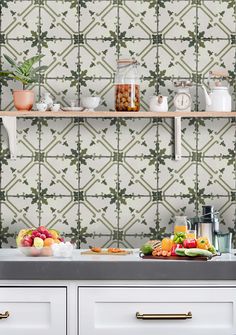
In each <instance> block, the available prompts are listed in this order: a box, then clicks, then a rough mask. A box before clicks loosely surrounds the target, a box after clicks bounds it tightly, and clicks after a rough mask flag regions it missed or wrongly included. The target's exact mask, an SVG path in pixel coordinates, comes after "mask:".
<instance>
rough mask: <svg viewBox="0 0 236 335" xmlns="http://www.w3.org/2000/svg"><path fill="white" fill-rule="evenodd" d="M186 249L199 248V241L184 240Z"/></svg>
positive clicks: (192, 239)
mask: <svg viewBox="0 0 236 335" xmlns="http://www.w3.org/2000/svg"><path fill="white" fill-rule="evenodd" d="M183 245H184V248H187V249H191V248H197V241H196V240H195V239H194V238H187V239H186V240H184V244H183Z"/></svg>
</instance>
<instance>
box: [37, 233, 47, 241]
mask: <svg viewBox="0 0 236 335" xmlns="http://www.w3.org/2000/svg"><path fill="white" fill-rule="evenodd" d="M38 237H40V238H41V239H42V240H45V239H46V238H47V237H46V235H45V234H40V236H38Z"/></svg>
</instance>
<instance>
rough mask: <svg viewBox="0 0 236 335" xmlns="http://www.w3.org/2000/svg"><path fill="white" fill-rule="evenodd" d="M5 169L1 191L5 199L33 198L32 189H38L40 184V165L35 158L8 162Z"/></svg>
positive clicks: (23, 158)
mask: <svg viewBox="0 0 236 335" xmlns="http://www.w3.org/2000/svg"><path fill="white" fill-rule="evenodd" d="M3 167H4V168H3V171H2V180H1V189H2V192H4V194H5V197H8V196H18V195H19V196H22V195H29V196H32V188H34V189H37V187H38V182H39V165H38V162H37V161H35V159H34V157H27V158H26V157H22V158H18V159H17V160H15V161H9V160H8V161H7V164H6V165H4V166H3Z"/></svg>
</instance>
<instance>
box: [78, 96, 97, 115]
mask: <svg viewBox="0 0 236 335" xmlns="http://www.w3.org/2000/svg"><path fill="white" fill-rule="evenodd" d="M81 102H82V105H83V107H84V108H86V109H87V110H89V111H90V112H93V111H94V108H96V107H98V106H99V103H100V97H82V98H81Z"/></svg>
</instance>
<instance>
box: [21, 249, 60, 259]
mask: <svg viewBox="0 0 236 335" xmlns="http://www.w3.org/2000/svg"><path fill="white" fill-rule="evenodd" d="M18 249H19V250H20V252H22V254H24V255H25V256H29V257H39V256H40V257H48V256H52V255H53V253H52V248H51V247H43V248H40V249H39V248H35V247H18Z"/></svg>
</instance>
